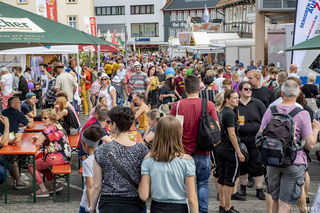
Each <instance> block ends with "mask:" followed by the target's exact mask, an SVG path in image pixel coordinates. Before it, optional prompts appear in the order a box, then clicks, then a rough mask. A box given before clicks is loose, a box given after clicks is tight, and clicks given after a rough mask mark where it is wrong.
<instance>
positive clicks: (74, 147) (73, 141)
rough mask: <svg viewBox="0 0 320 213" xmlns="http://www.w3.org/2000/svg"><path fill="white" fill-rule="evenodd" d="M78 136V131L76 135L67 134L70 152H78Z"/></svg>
mask: <svg viewBox="0 0 320 213" xmlns="http://www.w3.org/2000/svg"><path fill="white" fill-rule="evenodd" d="M79 138H80V133H78V134H76V135H69V136H68V141H69V145H70V148H71V151H72V152H78V150H79V147H78V143H79Z"/></svg>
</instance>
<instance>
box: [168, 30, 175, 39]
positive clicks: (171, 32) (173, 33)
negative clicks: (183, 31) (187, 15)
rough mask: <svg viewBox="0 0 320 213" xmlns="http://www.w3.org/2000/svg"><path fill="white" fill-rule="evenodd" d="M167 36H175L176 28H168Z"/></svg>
mask: <svg viewBox="0 0 320 213" xmlns="http://www.w3.org/2000/svg"><path fill="white" fill-rule="evenodd" d="M169 36H172V37H175V36H176V30H175V29H174V28H170V30H169Z"/></svg>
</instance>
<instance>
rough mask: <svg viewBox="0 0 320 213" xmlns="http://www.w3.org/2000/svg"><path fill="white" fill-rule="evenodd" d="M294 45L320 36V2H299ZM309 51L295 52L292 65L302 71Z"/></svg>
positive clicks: (316, 0)
mask: <svg viewBox="0 0 320 213" xmlns="http://www.w3.org/2000/svg"><path fill="white" fill-rule="evenodd" d="M296 9H297V10H296V20H295V28H294V37H293V45H296V44H299V43H301V42H304V41H306V40H308V39H311V38H313V37H314V36H317V35H319V34H320V0H297V8H296ZM306 54H307V50H299V51H293V58H292V63H293V64H296V65H297V66H298V69H299V71H300V69H301V66H302V63H303V61H304V59H305V57H306Z"/></svg>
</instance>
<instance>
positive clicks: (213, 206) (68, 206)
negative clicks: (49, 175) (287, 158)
mask: <svg viewBox="0 0 320 213" xmlns="http://www.w3.org/2000/svg"><path fill="white" fill-rule="evenodd" d="M311 157H312V159H313V162H311V163H310V176H311V187H310V193H309V196H310V199H311V204H312V203H313V201H314V198H315V195H316V192H317V189H318V184H319V180H320V176H319V170H320V162H318V161H316V160H315V156H314V154H312V155H311ZM72 168H73V171H72V175H71V202H70V203H67V202H66V203H60V202H59V203H54V202H53V201H52V197H49V198H38V200H37V203H35V204H34V203H31V196H29V195H30V194H31V187H30V188H28V189H25V190H19V191H18V190H14V189H13V188H12V187H11V188H10V191H9V199H10V204H4V199H3V195H2V192H1V194H0V195H1V201H0V213H12V212H14V213H33V212H34V213H36V212H39V213H40V212H52V213H56V212H59V213H62V212H66V213H73V212H78V209H79V203H80V198H81V195H82V190H81V176H80V175H79V174H78V171H77V168H78V164H77V161H76V156H73V158H72ZM23 172H24V173H26V174H28V172H27V171H23ZM216 194H217V191H216V189H215V187H214V184H213V181H212V178H211V182H210V208H209V209H210V210H209V212H210V213H213V212H218V206H219V203H218V201H217V200H216ZM247 194H248V195H247V199H248V200H247V201H234V202H233V205H234V206H235V207H236V209H238V210H239V211H240V212H243V213H261V212H266V210H265V203H264V202H263V201H260V200H258V199H257V198H256V197H255V190H254V189H248V192H247ZM65 197H66V190H65V189H64V190H63V191H61V192H60V193H59V194H58V198H65ZM21 200H24V201H25V202H21ZM27 200H29V202H26V201H27ZM292 212H299V211H298V210H297V207H296V206H294V207H293V211H292ZM319 212H320V210H319Z"/></svg>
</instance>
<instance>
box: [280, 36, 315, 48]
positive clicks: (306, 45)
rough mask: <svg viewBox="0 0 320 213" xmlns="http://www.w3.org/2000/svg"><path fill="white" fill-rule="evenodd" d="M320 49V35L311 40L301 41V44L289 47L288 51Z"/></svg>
mask: <svg viewBox="0 0 320 213" xmlns="http://www.w3.org/2000/svg"><path fill="white" fill-rule="evenodd" d="M315 49H320V36H316V37H313V38H311V39H309V40H306V41H304V42H301V43H299V44H296V45H294V46H292V47H290V48H288V49H286V51H291V50H315Z"/></svg>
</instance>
